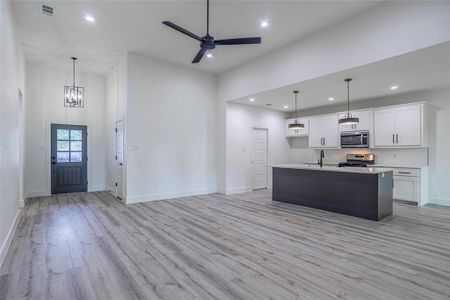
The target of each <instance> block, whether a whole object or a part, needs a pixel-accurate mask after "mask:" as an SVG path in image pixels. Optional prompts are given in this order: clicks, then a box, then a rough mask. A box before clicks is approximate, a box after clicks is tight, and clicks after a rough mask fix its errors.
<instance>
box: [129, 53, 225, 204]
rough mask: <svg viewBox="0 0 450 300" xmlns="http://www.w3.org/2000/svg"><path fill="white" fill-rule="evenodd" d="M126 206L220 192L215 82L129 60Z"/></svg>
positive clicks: (158, 62) (135, 56)
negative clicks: (217, 161) (217, 179)
mask: <svg viewBox="0 0 450 300" xmlns="http://www.w3.org/2000/svg"><path fill="white" fill-rule="evenodd" d="M127 66H128V72H127V78H128V87H127V89H128V97H127V121H126V128H125V135H126V150H127V155H126V160H127V162H126V173H127V174H126V176H127V195H126V201H127V203H131V202H138V201H149V200H156V199H164V198H171V197H178V196H184V195H194V194H201V193H210V192H215V191H216V188H217V187H216V158H215V154H216V127H215V124H216V78H215V76H214V75H212V74H208V73H205V72H199V71H195V70H192V69H187V68H184V67H180V66H177V65H175V64H172V63H168V62H164V61H161V60H158V59H154V58H150V57H146V56H141V55H138V54H133V53H129V54H128V61H127Z"/></svg>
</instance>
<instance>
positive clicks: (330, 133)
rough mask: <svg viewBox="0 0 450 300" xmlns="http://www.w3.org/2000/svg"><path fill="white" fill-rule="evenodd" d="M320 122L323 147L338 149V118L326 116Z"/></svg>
mask: <svg viewBox="0 0 450 300" xmlns="http://www.w3.org/2000/svg"><path fill="white" fill-rule="evenodd" d="M320 120H321V122H322V136H323V146H325V147H326V148H338V147H339V125H338V116H337V115H336V116H328V117H323V118H321V119H320Z"/></svg>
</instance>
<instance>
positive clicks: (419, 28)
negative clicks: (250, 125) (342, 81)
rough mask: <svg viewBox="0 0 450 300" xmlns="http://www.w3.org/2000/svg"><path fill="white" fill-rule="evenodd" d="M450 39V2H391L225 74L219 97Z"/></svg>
mask: <svg viewBox="0 0 450 300" xmlns="http://www.w3.org/2000/svg"><path fill="white" fill-rule="evenodd" d="M449 40H450V2H449V1H416V2H414V1H385V2H383V3H381V4H378V5H376V6H374V7H371V9H369V10H366V11H365V12H363V13H361V14H357V15H355V16H353V17H351V18H348V19H347V20H345V21H344V22H340V23H338V24H336V25H335V26H332V27H328V28H326V29H324V30H322V31H320V32H317V33H314V34H312V35H310V36H308V37H306V38H303V39H301V40H299V41H297V42H296V43H294V44H292V45H290V46H287V47H284V48H283V49H281V50H279V51H275V52H273V53H270V54H268V55H265V56H263V57H261V58H258V59H255V60H253V61H251V62H248V63H245V64H243V65H241V66H240V67H238V68H234V69H232V70H230V71H227V72H224V73H222V74H220V76H219V81H218V87H219V91H218V97H219V99H220V100H223V101H228V100H234V99H237V98H241V97H245V96H249V95H252V94H255V93H260V92H263V91H268V90H272V89H274V88H279V87H282V86H286V85H290V84H295V83H297V82H302V81H305V80H309V79H313V78H317V77H321V76H324V75H328V74H331V73H335V72H339V71H343V70H347V69H351V68H354V67H357V66H361V65H365V64H368V63H373V62H376V61H380V60H383V59H387V58H390V57H394V56H397V55H401V54H405V53H408V52H412V51H415V50H419V49H422V48H426V47H430V46H432V45H436V44H439V43H443V42H446V41H449ZM263 42H264V41H263Z"/></svg>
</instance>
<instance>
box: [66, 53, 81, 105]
mask: <svg viewBox="0 0 450 300" xmlns="http://www.w3.org/2000/svg"><path fill="white" fill-rule="evenodd" d="M71 59H72V62H73V84H72V85H71V86H70V85H65V86H64V106H66V107H76V108H81V107H83V105H84V88H83V87H81V86H76V85H75V61H76V60H77V58H76V57H71Z"/></svg>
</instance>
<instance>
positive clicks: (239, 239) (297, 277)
mask: <svg viewBox="0 0 450 300" xmlns="http://www.w3.org/2000/svg"><path fill="white" fill-rule="evenodd" d="M270 195H271V194H270V192H269V191H265V190H263V191H257V192H253V193H248V194H242V195H236V196H221V195H217V194H212V195H205V196H198V197H187V198H180V199H174V200H168V201H158V202H148V203H142V204H136V205H129V206H125V205H123V204H121V203H119V202H118V201H116V200H115V199H114V198H113V197H112V196H110V195H109V194H108V193H106V192H97V193H81V194H70V195H61V196H54V197H44V198H35V199H31V201H30V202H29V204H28V205H27V206H26V207H25V209H24V210H23V215H22V218H21V220H20V223H19V225H18V228H17V232H16V235H15V237H14V240H13V243H12V245H11V248H10V251H9V253H8V255H7V258H6V260H5V262H4V264H3V267H2V268H1V272H0V298H1V299H22V298H30V299H160V298H163V299H267V298H272V299H335V298H339V299H383V300H391V299H449V298H450V210H448V209H441V208H439V207H431V208H417V207H414V206H410V205H404V204H395V207H394V213H395V216H393V217H390V218H387V219H385V220H383V221H382V222H378V223H377V222H372V221H366V220H362V219H358V218H353V217H348V216H343V215H338V214H333V213H327V212H323V211H319V210H314V209H308V208H304V207H299V206H295V205H289V204H284V203H277V202H272V201H271V200H270Z"/></svg>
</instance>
